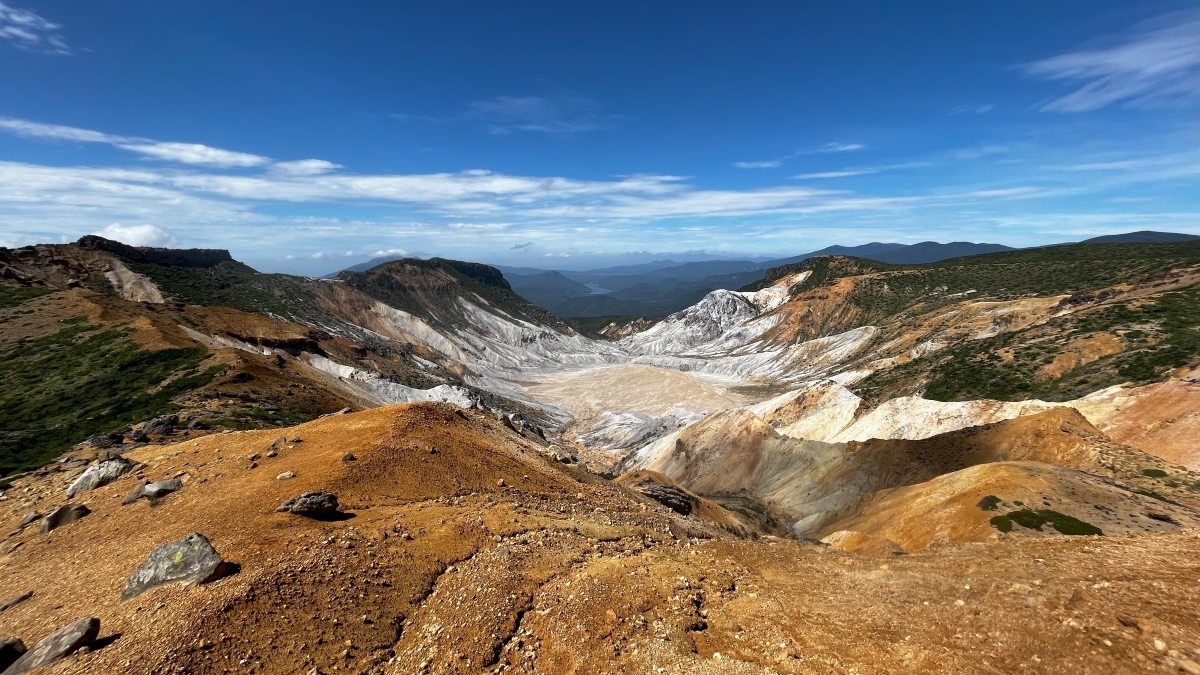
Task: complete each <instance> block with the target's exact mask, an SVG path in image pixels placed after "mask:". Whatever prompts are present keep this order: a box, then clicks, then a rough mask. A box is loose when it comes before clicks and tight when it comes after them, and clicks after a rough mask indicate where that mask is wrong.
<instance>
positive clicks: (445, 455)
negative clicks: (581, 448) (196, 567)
mask: <svg viewBox="0 0 1200 675" xmlns="http://www.w3.org/2000/svg"><path fill="white" fill-rule="evenodd" d="M278 435H279V432H271V431H260V432H241V433H229V434H216V435H212V436H207V437H204V438H200V439H196V440H188V441H185V442H183V443H180V444H177V445H174V446H166V447H163V446H157V447H148V448H144V449H142V450H137V451H134V453H131V454H132V455H133V457H135V458H136V459H138V460H141V461H143V462H146V463H147V465H148V466H147V468H146V469H145V470H144V471H143V472H142V473H143V475H144V476H145V477H146V478H147V479H154V480H156V479H161V478H164V477H167V476H172V475H176V474H179V473H181V472H182V473H183V474H184V475H186V476H187V477H188V480H187V483H186V485H185V487H184V488H183V490H182V491H181V492H179V493H177V494H173V495H170V496H168V497H166V498H164V499H163V500H162V501H161V502H160V503H158V504H157V505H154V506H151V505H150V504H148V503H147V502H145V501H141V502H138V503H136V504H132V505H130V506H121V504H120V503H121V498H122V496H123V495H124V494H125V493H126V492H128V490H129V489H130V488H131V487H132V486H133V485H134V484H135V483H136V480H137V479H136V477H135V476H132V475H126V476H124V477H122V478H121V479H119V480H117V481H116V482H115V483H113V484H111V485H108V486H105V487H102V488H99V489H97V490H94V491H92V492H88V493H86V494H84V495H83V496H82V497H81V498H78V499H77V501H86V502H87V503H88V505H89V507H90V508H91V509H92V511H93V513H92V514H91V515H89V516H86V517H85V518H83V519H82V520H79V521H78V522H75V523H71V524H69V525H66V526H64V527H62V528H60V529H58V530H55V531H54V532H52V533H51V534H49V535H42V534H39V533H38V532H37V527H36V525H35V526H33V527H29V528H26V529H25V530H24V531H22V532H20V533H14V534H11V535H9V536H8V537H7V538H6V539H5V541H4V542H3V543H2V544H0V597H3V598H7V597H10V596H13V595H16V594H18V593H22V592H24V591H28V590H32V591H34V595H33V597H32V598H30V599H29V600H27V601H25V602H23V603H20V604H18V605H16V606H14V607H12V608H10V609H8V610H6V611H4V612H2V613H0V635H3V636H5V637H7V636H19V637H21V638H22V639H24V640H25V643H26V644H27V645H31V644H33V643H34V642H35V641H36V640H38V639H40V638H41V637H43V636H44V635H46V634H48V633H49V632H51V631H52V630H54V629H56V628H58V627H60V626H63V625H65V624H67V623H68V622H70V621H73V620H75V619H77V618H79V617H82V616H95V617H98V618H99V619H100V621H101V633H100V635H101V638H102V640H101V642H100V643H99V644H98V645H97V646H96V647H95V648H93V649H92V650H91V651H88V652H86V653H79V654H76V655H74V656H71V657H69V658H67V659H65V660H63V661H61V662H59V663H56V664H54V665H52V666H50V667H47V668H46V669H45V670H44V672H45V673H47V674H51V673H54V674H57V675H65V674H66V673H72V674H76V675H78V674H83V673H89V674H96V675H99V674H102V673H103V674H108V673H124V674H129V675H137V674H142V673H145V674H151V673H154V674H161V673H195V674H198V675H204V674H209V673H235V672H236V673H279V674H281V675H282V674H288V675H293V674H295V673H304V674H308V673H323V674H324V675H332V674H333V673H377V674H389V675H390V674H396V675H400V674H403V675H409V674H411V673H481V672H486V673H499V672H515V673H533V672H537V673H564V674H565V673H639V674H641V673H675V674H683V673H770V672H776V673H852V672H853V673H860V674H863V675H866V674H869V673H896V672H913V673H963V672H971V673H1019V672H1020V673H1024V672H1027V673H1046V674H1047V675H1049V674H1055V675H1057V674H1059V673H1097V674H1101V673H1103V674H1107V673H1143V672H1164V673H1167V672H1179V671H1180V670H1181V669H1182V670H1183V671H1185V672H1200V666H1197V665H1196V661H1197V660H1200V655H1198V654H1197V653H1196V651H1195V650H1196V649H1197V646H1198V645H1200V622H1198V619H1197V615H1196V606H1197V603H1198V602H1200V593H1198V590H1197V586H1196V579H1197V575H1200V556H1197V555H1196V554H1197V544H1196V532H1195V531H1194V530H1188V531H1185V532H1183V533H1170V534H1149V533H1147V534H1138V535H1133V536H1112V537H1107V536H1106V537H1063V536H1058V535H1050V534H1045V535H1042V534H1025V535H1017V534H1015V533H1014V534H1012V535H1005V534H1000V535H999V536H998V538H997V541H993V542H983V543H962V544H935V545H934V546H932V547H930V548H929V549H927V550H925V551H922V552H920V553H916V554H913V555H907V556H892V555H887V556H871V555H865V554H859V553H846V552H842V551H837V550H835V549H831V548H828V547H825V546H820V545H813V544H806V543H799V542H795V541H776V540H769V539H760V540H758V541H750V540H738V539H735V538H733V537H732V536H731V535H729V534H728V533H726V532H724V531H723V530H721V529H720V528H717V527H714V526H712V525H711V524H709V523H707V522H706V521H705V520H704V519H703V518H702V517H699V516H697V515H692V516H688V517H686V518H684V517H681V516H678V515H677V514H675V513H674V512H672V511H670V510H668V509H666V508H665V507H663V506H661V505H659V504H657V503H656V502H651V501H649V500H648V499H646V498H645V497H643V496H641V495H640V494H639V493H635V492H633V491H631V490H628V489H626V488H624V487H622V486H620V485H617V484H614V483H611V482H608V481H605V480H602V479H600V478H598V477H595V476H591V475H589V474H587V473H585V472H583V471H580V470H578V469H575V468H573V467H566V466H563V465H559V464H556V463H553V462H550V461H547V460H546V459H545V458H544V457H543V456H542V455H541V454H540V452H539V448H540V447H541V446H539V445H537V444H536V442H535V441H534V440H533V439H532V438H529V437H521V436H518V435H517V434H515V433H514V432H512V431H510V430H508V429H506V428H504V427H503V426H502V425H501V424H500V423H498V422H496V421H495V420H494V419H492V418H490V417H488V416H486V415H484V414H482V413H479V412H477V411H469V412H464V411H459V410H457V409H455V408H454V407H453V406H449V405H444V404H413V405H403V406H392V407H387V408H380V409H375V410H370V411H366V412H362V413H355V414H349V415H342V416H334V417H327V418H324V419H320V420H317V421H314V422H310V423H308V424H304V425H301V426H299V427H296V428H294V429H290V430H288V431H287V436H288V437H289V438H291V437H295V438H301V439H303V441H301V442H294V443H289V444H288V445H287V446H285V447H284V449H283V450H281V451H280V454H279V456H278V457H274V458H261V459H260V460H259V462H260V464H259V465H258V466H256V467H255V466H253V465H252V463H251V461H250V460H249V459H248V457H247V455H249V454H250V453H253V452H264V451H265V449H266V447H267V445H268V444H269V443H270V442H271V441H272V440H274V438H275V437H276V436H278ZM435 450H436V452H435ZM346 451H351V452H353V453H354V454H355V455H356V456H357V460H356V461H353V462H343V461H342V456H343V454H344V453H345V452H346ZM283 471H294V472H295V473H296V474H297V478H294V479H291V480H283V481H281V480H276V478H275V476H276V474H278V473H280V472H283ZM77 473H78V470H66V471H54V470H51V471H49V472H47V473H44V474H43V475H40V476H29V477H24V478H21V479H18V481H16V482H15V483H14V485H13V487H12V488H11V489H10V490H9V491H8V493H7V494H8V496H9V498H8V499H7V500H6V501H4V502H0V503H2V504H3V505H4V507H5V508H4V511H5V514H4V515H5V518H6V519H7V520H8V529H12V527H13V526H14V525H15V523H16V520H17V519H18V518H19V517H20V515H21V514H22V513H23V512H25V511H26V510H29V509H31V508H32V509H38V510H40V511H42V512H46V511H48V510H49V509H50V508H53V507H54V506H56V505H58V504H61V503H63V501H64V497H63V487H64V486H65V485H66V484H68V483H69V481H70V480H71V479H72V478H73V477H74V476H75V475H77ZM319 487H325V488H328V489H330V490H332V491H334V492H336V493H337V494H338V496H339V498H340V500H341V502H342V504H343V509H344V510H345V511H346V513H347V516H346V519H345V520H342V521H333V522H324V521H317V520H309V519H306V518H302V517H299V516H294V515H291V514H281V513H275V512H274V507H275V506H276V505H277V504H279V503H280V502H281V501H282V500H283V499H285V498H287V497H290V496H294V495H295V494H297V493H299V492H301V491H304V490H311V489H315V488H319ZM192 531H198V532H201V533H203V534H205V535H206V536H208V537H209V538H210V539H211V540H212V542H213V545H214V546H215V547H216V548H217V550H218V551H220V552H221V553H222V555H224V556H225V558H226V559H227V560H230V561H233V562H237V563H240V565H241V571H240V572H239V573H237V574H236V575H234V576H231V577H228V578H225V579H221V580H219V581H216V582H213V583H210V584H206V585H203V586H194V587H180V586H171V587H164V588H159V589H156V590H152V591H150V592H148V593H146V594H144V595H141V596H139V597H137V598H135V599H133V600H132V601H130V602H127V603H125V604H121V603H120V602H119V596H120V592H121V587H122V584H123V583H124V580H125V577H126V576H127V575H129V574H130V573H131V572H133V571H134V570H135V569H136V568H137V566H138V565H139V564H141V562H142V561H143V560H145V558H146V556H147V555H148V554H149V553H150V551H151V550H152V549H153V548H154V547H155V546H157V545H159V544H162V543H165V542H168V541H172V540H175V539H178V538H180V537H182V536H183V535H184V534H186V533H188V532H192Z"/></svg>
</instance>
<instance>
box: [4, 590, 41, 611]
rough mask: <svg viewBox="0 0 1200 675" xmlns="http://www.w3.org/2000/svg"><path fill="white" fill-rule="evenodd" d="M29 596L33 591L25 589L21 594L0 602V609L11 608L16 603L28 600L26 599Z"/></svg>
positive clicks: (32, 595) (32, 594)
mask: <svg viewBox="0 0 1200 675" xmlns="http://www.w3.org/2000/svg"><path fill="white" fill-rule="evenodd" d="M31 597H34V591H25V592H24V593H22V595H19V596H13V597H11V598H8V599H6V601H4V602H2V603H0V611H5V610H8V609H12V608H13V607H16V605H18V604H20V603H23V602H25V601H28V599H29V598H31Z"/></svg>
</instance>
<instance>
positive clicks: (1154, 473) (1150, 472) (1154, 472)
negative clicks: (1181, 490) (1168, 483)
mask: <svg viewBox="0 0 1200 675" xmlns="http://www.w3.org/2000/svg"><path fill="white" fill-rule="evenodd" d="M1142 475H1143V476H1149V477H1150V478H1166V477H1167V472H1166V471H1163V470H1162V469H1142Z"/></svg>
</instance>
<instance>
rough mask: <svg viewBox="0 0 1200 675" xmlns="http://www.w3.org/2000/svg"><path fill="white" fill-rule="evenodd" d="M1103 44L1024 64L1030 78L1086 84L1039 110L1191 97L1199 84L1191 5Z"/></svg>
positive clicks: (1197, 23) (1199, 52) (1199, 35)
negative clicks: (1186, 8) (1188, 8)
mask: <svg viewBox="0 0 1200 675" xmlns="http://www.w3.org/2000/svg"><path fill="white" fill-rule="evenodd" d="M1105 43H1106V45H1105V46H1095V47H1091V48H1086V49H1080V50H1077V51H1073V52H1068V53H1066V54H1060V55H1058V56H1053V57H1050V58H1048V59H1042V60H1040V61H1034V62H1033V63H1028V64H1025V65H1024V66H1023V67H1022V70H1023V71H1024V72H1025V73H1026V74H1027V75H1030V76H1033V77H1039V78H1043V79H1048V80H1058V81H1063V82H1084V83H1085V84H1084V85H1083V86H1082V87H1080V88H1079V89H1076V90H1075V91H1073V92H1071V93H1070V94H1067V95H1066V96H1062V97H1060V98H1056V99H1054V100H1052V101H1050V102H1048V103H1046V104H1045V105H1043V106H1042V107H1041V109H1042V110H1043V111H1055V112H1086V111H1089V110H1097V109H1099V108H1103V107H1105V106H1108V105H1111V104H1114V103H1118V102H1122V101H1123V102H1125V104H1126V105H1128V106H1132V107H1156V106H1173V105H1181V104H1185V103H1191V102H1194V101H1195V99H1196V95H1197V91H1198V89H1200V87H1198V86H1197V79H1198V78H1200V15H1198V14H1197V13H1196V12H1195V11H1194V10H1191V11H1184V12H1173V13H1170V14H1166V15H1163V16H1160V17H1157V18H1155V19H1152V20H1150V21H1146V22H1143V23H1141V24H1138V25H1137V26H1135V27H1134V28H1133V30H1131V31H1130V32H1129V33H1128V34H1127V35H1124V36H1121V37H1119V38H1116V39H1113V38H1110V39H1108V40H1106V41H1105Z"/></svg>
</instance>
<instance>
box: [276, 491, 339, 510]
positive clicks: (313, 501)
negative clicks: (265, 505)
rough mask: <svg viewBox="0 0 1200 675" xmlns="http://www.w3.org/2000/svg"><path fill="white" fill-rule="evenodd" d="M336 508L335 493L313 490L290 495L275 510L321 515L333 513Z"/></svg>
mask: <svg viewBox="0 0 1200 675" xmlns="http://www.w3.org/2000/svg"><path fill="white" fill-rule="evenodd" d="M337 508H338V499H337V495H335V494H333V493H332V492H326V491H325V490H315V491H313V492H305V493H303V494H301V495H300V496H298V497H292V498H291V499H289V500H287V501H286V502H284V503H282V504H280V505H279V508H277V509H275V510H276V511H278V512H280V513H295V514H298V515H301V516H322V515H329V514H331V513H335V512H336V511H337Z"/></svg>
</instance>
